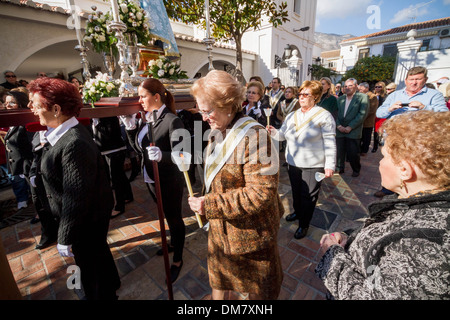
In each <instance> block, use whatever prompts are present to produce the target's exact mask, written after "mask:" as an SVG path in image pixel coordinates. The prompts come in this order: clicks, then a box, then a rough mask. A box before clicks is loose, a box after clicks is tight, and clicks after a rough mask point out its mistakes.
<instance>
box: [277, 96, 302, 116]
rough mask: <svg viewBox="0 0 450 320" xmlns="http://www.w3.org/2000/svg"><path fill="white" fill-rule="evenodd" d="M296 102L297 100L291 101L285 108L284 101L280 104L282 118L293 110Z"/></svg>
mask: <svg viewBox="0 0 450 320" xmlns="http://www.w3.org/2000/svg"><path fill="white" fill-rule="evenodd" d="M297 102H298V99H293V100H292V101H291V103H290V104H289V105H288V106H287V107H286V100H284V101H282V102H281V112H282V113H283V117H286V116H287V115H288V114H289V113H291V111H292V109H294V107H295V104H296V103H297Z"/></svg>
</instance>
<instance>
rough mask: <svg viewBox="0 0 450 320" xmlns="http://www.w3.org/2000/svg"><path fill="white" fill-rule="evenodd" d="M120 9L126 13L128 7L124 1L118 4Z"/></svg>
mask: <svg viewBox="0 0 450 320" xmlns="http://www.w3.org/2000/svg"><path fill="white" fill-rule="evenodd" d="M120 9H122V12H123V13H127V12H128V7H127V5H126V4H125V3H122V4H121V5H120Z"/></svg>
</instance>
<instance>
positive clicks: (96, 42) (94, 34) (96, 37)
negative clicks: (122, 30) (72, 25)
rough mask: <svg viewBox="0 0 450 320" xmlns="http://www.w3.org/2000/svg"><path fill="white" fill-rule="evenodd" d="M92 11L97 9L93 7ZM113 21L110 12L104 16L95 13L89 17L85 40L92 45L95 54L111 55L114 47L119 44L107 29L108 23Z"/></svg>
mask: <svg viewBox="0 0 450 320" xmlns="http://www.w3.org/2000/svg"><path fill="white" fill-rule="evenodd" d="M92 9H94V10H95V9H96V7H92ZM111 21H112V17H111V15H110V14H109V12H108V13H106V14H103V12H101V11H94V12H93V13H92V14H91V15H89V17H88V21H87V25H86V34H85V36H84V40H85V41H88V42H90V43H91V44H92V47H93V48H94V51H95V52H98V53H102V52H107V53H109V52H110V50H111V48H112V45H113V44H114V43H115V42H117V39H116V37H114V35H113V34H112V33H110V32H109V31H108V28H107V25H108V23H109V22H111Z"/></svg>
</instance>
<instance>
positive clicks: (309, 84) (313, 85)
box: [298, 80, 323, 104]
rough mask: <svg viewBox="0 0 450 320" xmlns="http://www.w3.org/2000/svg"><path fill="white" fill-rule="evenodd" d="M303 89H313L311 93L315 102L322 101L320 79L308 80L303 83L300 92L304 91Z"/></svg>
mask: <svg viewBox="0 0 450 320" xmlns="http://www.w3.org/2000/svg"><path fill="white" fill-rule="evenodd" d="M303 89H310V90H311V94H312V95H313V97H314V103H316V104H317V103H319V102H320V98H322V90H323V87H322V83H320V81H317V80H313V81H309V80H306V81H304V82H303V83H302V86H301V87H300V89H298V92H299V93H300V92H302V90H303Z"/></svg>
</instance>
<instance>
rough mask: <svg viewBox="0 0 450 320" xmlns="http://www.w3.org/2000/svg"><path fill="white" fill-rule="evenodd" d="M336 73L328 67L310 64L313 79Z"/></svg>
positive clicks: (329, 76) (328, 76)
mask: <svg viewBox="0 0 450 320" xmlns="http://www.w3.org/2000/svg"><path fill="white" fill-rule="evenodd" d="M336 74H337V73H336V71H334V70H331V69H329V68H325V67H322V66H318V65H312V70H311V75H312V78H313V79H314V80H319V79H321V78H323V77H327V78H331V77H332V76H335V75H336Z"/></svg>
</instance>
